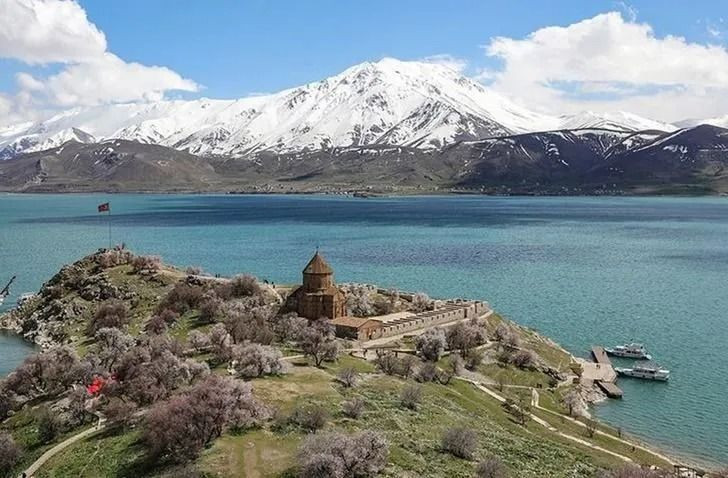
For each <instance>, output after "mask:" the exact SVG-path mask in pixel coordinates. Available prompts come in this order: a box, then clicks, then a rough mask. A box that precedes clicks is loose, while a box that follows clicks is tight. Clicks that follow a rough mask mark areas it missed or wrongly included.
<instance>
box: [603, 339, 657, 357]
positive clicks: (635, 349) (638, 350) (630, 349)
mask: <svg viewBox="0 0 728 478" xmlns="http://www.w3.org/2000/svg"><path fill="white" fill-rule="evenodd" d="M604 351H605V352H607V353H608V354H609V355H614V356H615V357H625V358H633V359H641V360H652V356H651V355H650V354H648V353H647V349H645V346H644V345H642V344H637V343H632V344H625V345H617V346H616V347H611V348H609V347H606V348H605V349H604Z"/></svg>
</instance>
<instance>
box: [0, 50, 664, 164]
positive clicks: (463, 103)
mask: <svg viewBox="0 0 728 478" xmlns="http://www.w3.org/2000/svg"><path fill="white" fill-rule="evenodd" d="M586 127H591V128H594V127H604V128H611V129H621V130H626V131H635V130H641V129H662V130H666V131H672V130H674V129H675V128H674V127H673V126H671V125H665V124H662V123H658V122H654V121H651V120H646V119H644V118H640V117H638V116H635V115H631V114H628V113H620V114H614V115H597V114H594V113H583V114H579V115H574V116H570V117H556V116H549V115H544V114H540V113H536V112H533V111H530V110H528V109H527V108H524V107H522V106H520V105H518V104H517V103H515V102H513V101H511V100H509V99H508V98H505V97H504V96H501V95H499V94H497V93H495V92H493V91H490V90H489V89H488V88H487V87H485V86H483V85H482V84H480V83H479V82H477V81H474V80H471V79H469V78H467V77H465V76H463V75H461V74H460V73H459V72H457V71H455V70H452V69H450V68H449V67H447V66H445V65H441V64H435V63H427V62H409V61H407V62H406V61H399V60H395V59H391V58H386V59H383V60H381V61H379V62H375V63H362V64H359V65H356V66H353V67H351V68H349V69H347V70H346V71H344V72H342V73H340V74H338V75H335V76H332V77H330V78H327V79H324V80H322V81H318V82H314V83H310V84H307V85H304V86H301V87H298V88H292V89H288V90H284V91H281V92H279V93H275V94H272V95H267V96H257V97H248V98H242V99H238V100H211V99H199V100H192V101H182V100H176V101H160V102H154V103H134V104H114V105H105V106H96V107H89V108H76V109H73V110H69V111H65V112H63V113H61V114H58V115H56V116H54V117H52V118H50V119H48V120H46V121H43V122H40V123H35V124H28V123H26V124H24V125H14V126H12V127H6V128H3V129H0V157H10V156H13V155H16V154H18V153H21V152H32V151H39V150H44V149H47V148H51V147H54V146H57V145H58V144H62V142H64V141H68V140H71V139H73V140H75V141H78V142H81V143H87V142H95V141H100V140H104V139H126V140H132V141H137V142H142V143H150V144H158V145H162V146H169V147H173V148H176V149H180V150H185V151H189V152H191V153H194V154H198V155H225V156H245V155H247V154H250V153H254V152H260V151H265V150H271V151H275V152H280V153H283V152H293V151H305V150H309V151H310V150H319V149H328V148H332V147H345V146H357V145H366V144H372V145H373V144H389V145H401V146H413V147H417V148H421V149H432V148H440V147H442V146H444V145H446V144H450V143H452V142H454V141H457V140H463V139H466V140H473V139H479V138H484V137H493V136H504V135H510V134H517V133H526V132H535V131H546V130H554V129H572V128H586Z"/></svg>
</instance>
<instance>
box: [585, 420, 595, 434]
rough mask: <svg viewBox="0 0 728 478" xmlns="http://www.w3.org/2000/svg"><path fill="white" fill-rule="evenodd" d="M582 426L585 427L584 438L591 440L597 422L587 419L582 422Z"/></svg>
mask: <svg viewBox="0 0 728 478" xmlns="http://www.w3.org/2000/svg"><path fill="white" fill-rule="evenodd" d="M584 425H586V436H588V437H589V438H593V437H594V433H596V431H597V422H596V421H595V420H592V419H587V420H586V421H585V422H584Z"/></svg>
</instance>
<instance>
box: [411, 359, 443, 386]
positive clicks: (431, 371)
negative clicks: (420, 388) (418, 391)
mask: <svg viewBox="0 0 728 478" xmlns="http://www.w3.org/2000/svg"><path fill="white" fill-rule="evenodd" d="M438 375H439V372H438V370H437V365H435V364H434V363H433V362H425V363H424V364H422V366H421V367H420V368H419V370H418V371H417V375H416V377H415V378H416V379H417V381H418V382H433V381H435V380H437V377H438Z"/></svg>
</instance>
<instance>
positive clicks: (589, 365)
mask: <svg viewBox="0 0 728 478" xmlns="http://www.w3.org/2000/svg"><path fill="white" fill-rule="evenodd" d="M591 352H592V356H593V357H594V362H584V363H582V366H583V367H584V371H583V373H582V376H583V377H584V378H586V379H588V380H592V381H593V382H594V383H595V384H596V385H597V386H598V387H599V388H600V389H601V390H602V391H603V392H604V393H605V394H606V395H607V396H608V397H609V398H622V396H623V395H624V393H623V392H622V390H621V389H620V388H619V387H617V385H616V383H615V382H616V381H617V372H615V371H614V367H613V366H612V361H611V360H609V356H608V355H607V352H606V351H605V350H604V347H602V346H598V345H595V346H594V347H592V349H591Z"/></svg>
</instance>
